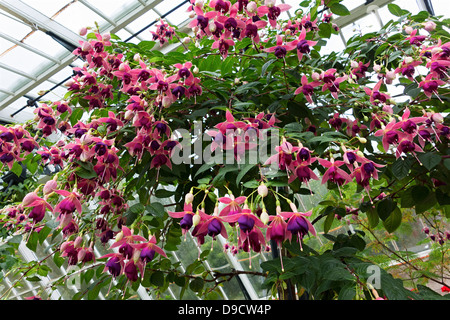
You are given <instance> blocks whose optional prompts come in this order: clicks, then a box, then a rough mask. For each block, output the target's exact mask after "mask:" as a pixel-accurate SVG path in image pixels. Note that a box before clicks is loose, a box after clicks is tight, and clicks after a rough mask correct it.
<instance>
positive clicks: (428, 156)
mask: <svg viewBox="0 0 450 320" xmlns="http://www.w3.org/2000/svg"><path fill="white" fill-rule="evenodd" d="M417 157H418V158H419V160H420V162H421V163H422V164H423V166H424V167H425V168H427V169H428V170H431V169H433V168H434V167H436V166H437V165H438V164H439V163H440V162H441V159H442V157H441V156H440V155H438V154H436V153H432V152H427V153H420V154H418V155H417Z"/></svg>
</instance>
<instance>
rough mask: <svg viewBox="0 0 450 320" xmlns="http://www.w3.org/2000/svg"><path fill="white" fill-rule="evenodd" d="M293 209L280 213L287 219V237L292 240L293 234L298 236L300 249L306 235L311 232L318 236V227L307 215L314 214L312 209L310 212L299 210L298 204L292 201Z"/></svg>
mask: <svg viewBox="0 0 450 320" xmlns="http://www.w3.org/2000/svg"><path fill="white" fill-rule="evenodd" d="M290 206H291V209H292V211H293V212H280V213H279V215H280V216H281V217H283V218H284V219H285V220H287V224H286V239H288V240H289V241H292V235H296V236H297V241H298V243H299V245H300V249H301V250H303V248H302V243H301V242H302V240H303V237H304V236H305V235H307V234H308V233H309V232H310V233H311V234H312V235H313V236H316V235H317V233H316V229H315V228H314V226H313V225H312V224H311V222H309V220H308V219H306V218H305V217H309V216H311V214H312V210H311V211H308V212H299V211H298V210H297V208H296V206H295V205H294V204H293V203H292V202H291V203H290Z"/></svg>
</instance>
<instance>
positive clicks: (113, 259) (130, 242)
mask: <svg viewBox="0 0 450 320" xmlns="http://www.w3.org/2000/svg"><path fill="white" fill-rule="evenodd" d="M110 249H115V250H116V251H118V252H114V253H108V254H106V255H103V256H101V257H99V258H98V259H104V258H108V261H107V262H106V264H105V271H108V272H109V273H110V274H111V275H112V276H113V277H118V276H119V275H121V274H124V275H125V276H126V277H127V279H128V281H131V282H135V281H137V280H138V278H139V273H140V275H141V277H144V270H145V265H146V264H147V263H149V262H151V261H152V260H153V258H154V257H155V254H156V253H158V254H160V255H162V256H164V257H167V256H166V254H165V252H164V251H163V250H162V249H161V248H160V247H158V246H157V245H156V238H155V237H154V236H149V239H148V240H147V239H145V238H144V237H142V236H139V235H135V234H133V231H132V230H131V229H129V228H127V227H125V226H122V230H121V231H120V232H119V233H117V235H116V237H115V242H114V243H113V244H112V245H111V247H110Z"/></svg>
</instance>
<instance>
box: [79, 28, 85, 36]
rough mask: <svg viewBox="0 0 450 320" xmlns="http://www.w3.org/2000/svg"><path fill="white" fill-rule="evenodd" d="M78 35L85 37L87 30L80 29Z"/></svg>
mask: <svg viewBox="0 0 450 320" xmlns="http://www.w3.org/2000/svg"><path fill="white" fill-rule="evenodd" d="M78 34H79V35H80V36H82V37H83V36H85V35H86V34H87V28H86V27H83V28H81V29H80V31H79V32H78Z"/></svg>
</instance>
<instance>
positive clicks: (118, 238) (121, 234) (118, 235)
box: [116, 231, 123, 242]
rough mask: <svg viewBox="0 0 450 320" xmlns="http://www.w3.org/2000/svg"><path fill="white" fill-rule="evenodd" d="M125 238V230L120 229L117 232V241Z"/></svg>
mask: <svg viewBox="0 0 450 320" xmlns="http://www.w3.org/2000/svg"><path fill="white" fill-rule="evenodd" d="M122 238H123V231H120V232H119V233H118V234H116V242H117V241H120V240H122Z"/></svg>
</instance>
